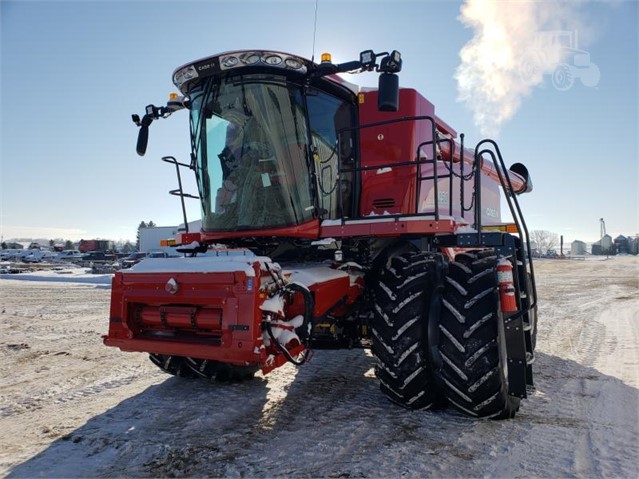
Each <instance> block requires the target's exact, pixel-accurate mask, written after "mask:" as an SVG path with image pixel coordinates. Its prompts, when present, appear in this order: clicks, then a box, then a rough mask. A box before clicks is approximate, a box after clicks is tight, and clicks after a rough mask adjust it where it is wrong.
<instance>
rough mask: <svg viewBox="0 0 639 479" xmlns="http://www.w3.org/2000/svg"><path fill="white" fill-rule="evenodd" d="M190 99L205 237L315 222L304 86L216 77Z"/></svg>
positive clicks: (275, 79) (273, 78) (269, 78)
mask: <svg viewBox="0 0 639 479" xmlns="http://www.w3.org/2000/svg"><path fill="white" fill-rule="evenodd" d="M190 98H191V103H192V107H191V113H190V115H191V138H192V142H193V144H192V148H193V152H194V154H195V159H196V168H197V173H198V174H197V177H198V183H199V184H198V187H199V190H200V195H201V198H202V228H203V230H204V231H241V230H258V229H268V228H278V227H286V226H293V225H299V224H301V223H304V222H306V221H309V220H311V219H312V218H313V214H314V212H315V205H314V204H313V195H312V194H311V189H310V183H311V180H310V178H311V177H310V174H309V153H308V152H309V146H308V145H309V141H308V138H307V137H308V133H307V131H308V128H307V125H306V116H305V114H304V111H305V109H304V104H303V97H302V91H301V86H299V85H296V84H294V83H291V82H287V81H286V78H285V77H283V76H278V75H266V74H250V75H243V76H235V77H226V78H211V79H210V80H208V82H204V83H203V84H201V85H200V86H199V87H197V88H196V89H195V90H193V91H191V92H190Z"/></svg>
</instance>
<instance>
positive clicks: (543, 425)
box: [0, 257, 639, 478]
mask: <svg viewBox="0 0 639 479" xmlns="http://www.w3.org/2000/svg"><path fill="white" fill-rule="evenodd" d="M535 265H536V272H537V281H538V290H539V296H540V303H541V306H540V327H539V339H538V346H537V351H538V354H537V361H536V364H535V373H536V385H537V390H536V392H535V393H534V394H533V395H532V397H530V398H529V399H528V400H526V401H524V402H523V403H522V408H521V410H520V412H519V413H518V415H517V417H516V418H515V419H514V420H511V421H500V422H495V421H483V420H472V419H469V418H466V417H465V416H462V415H460V414H457V413H455V412H454V411H452V410H450V409H448V410H445V411H437V412H428V411H419V412H410V411H406V410H403V409H401V408H399V407H397V406H394V405H393V404H391V403H389V402H388V401H386V400H385V399H384V397H382V395H381V393H380V392H379V390H378V384H377V381H376V379H375V377H374V374H373V370H372V368H373V359H372V358H371V356H370V354H369V353H368V352H367V351H365V350H351V351H318V352H317V353H316V355H315V357H314V358H313V360H312V362H311V363H310V364H308V365H306V366H303V367H302V368H300V369H299V370H296V369H294V368H293V367H292V366H286V367H284V368H281V369H279V370H276V371H274V372H273V373H272V374H270V375H269V376H267V377H262V376H258V377H257V378H256V379H254V380H252V381H249V382H246V383H242V384H233V385H222V384H208V383H205V382H203V381H189V380H181V379H179V378H172V377H169V376H166V375H164V374H162V373H161V372H159V371H158V370H156V368H155V367H154V366H153V365H152V364H151V363H150V362H149V361H148V360H147V358H146V356H145V355H144V354H137V353H121V352H119V351H118V350H115V349H113V348H106V347H104V346H102V343H101V339H100V335H101V334H104V333H105V332H106V327H107V316H108V304H109V294H110V291H109V289H108V283H109V277H108V276H101V277H97V276H93V275H91V276H87V275H79V276H78V275H77V274H76V275H66V276H68V277H66V276H65V275H64V274H63V273H60V272H58V273H48V274H49V277H44V276H42V273H37V274H32V275H30V276H26V275H17V276H15V278H18V277H20V278H21V279H22V280H17V279H9V278H11V277H10V276H6V275H4V276H2V277H1V278H0V368H1V371H2V374H1V375H0V431H2V434H0V475H5V476H8V477H37V476H43V477H95V476H100V477H122V476H127V477H156V476H231V477H233V476H235V477H237V476H251V477H273V476H294V477H311V476H313V477H315V476H323V477H371V476H372V477H399V476H417V477H480V476H481V477H486V476H487V477H628V478H629V477H639V466H638V463H637V458H638V457H639V338H638V335H639V258H636V257H616V258H614V259H610V260H599V261H597V260H587V261H558V260H540V261H537V262H536V263H535ZM63 277H66V279H65V280H64V282H60V281H62V280H61V278H63ZM87 278H88V279H87ZM24 279H31V280H32V281H24ZM54 279H55V280H57V282H55V281H54ZM34 280H35V281H34ZM70 281H74V282H70ZM80 281H92V282H97V283H98V284H86V283H85V284H82V283H80Z"/></svg>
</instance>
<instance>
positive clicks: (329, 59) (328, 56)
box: [321, 53, 333, 63]
mask: <svg viewBox="0 0 639 479" xmlns="http://www.w3.org/2000/svg"><path fill="white" fill-rule="evenodd" d="M321 58H322V63H331V62H332V60H333V59H332V57H331V54H330V53H322V57H321Z"/></svg>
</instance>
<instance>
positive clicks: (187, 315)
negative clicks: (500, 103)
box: [104, 50, 537, 418]
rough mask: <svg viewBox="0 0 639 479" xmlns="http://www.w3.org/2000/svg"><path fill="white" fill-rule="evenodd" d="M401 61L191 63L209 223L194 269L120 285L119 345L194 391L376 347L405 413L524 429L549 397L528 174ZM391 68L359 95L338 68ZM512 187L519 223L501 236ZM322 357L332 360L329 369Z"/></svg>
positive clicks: (168, 110)
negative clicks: (542, 376) (536, 373)
mask: <svg viewBox="0 0 639 479" xmlns="http://www.w3.org/2000/svg"><path fill="white" fill-rule="evenodd" d="M400 69H401V57H400V54H399V53H398V52H397V51H393V52H392V53H390V54H388V53H386V52H384V53H374V52H373V51H371V50H368V51H365V52H362V54H361V55H360V59H359V61H353V62H348V63H343V64H333V63H331V60H330V57H328V56H324V55H323V56H322V62H321V63H319V64H316V63H313V62H312V61H309V60H306V59H303V58H300V57H298V56H295V55H290V54H286V53H281V52H272V51H236V52H229V53H224V54H219V55H215V56H212V57H209V58H205V59H203V60H200V61H197V62H194V63H189V64H187V65H185V66H183V67H180V68H178V69H177V70H176V71H175V73H174V75H173V82H174V83H175V85H176V86H177V88H179V89H180V91H181V93H182V96H177V95H175V96H172V98H171V100H170V101H169V103H168V104H167V105H166V106H162V107H156V106H154V105H149V106H147V108H146V114H145V115H144V117H143V118H142V119H140V118H139V117H138V116H137V115H134V116H133V119H134V121H135V122H136V124H137V125H138V126H139V127H140V132H139V137H138V145H137V151H138V153H139V154H140V155H143V154H144V153H145V151H146V145H147V140H148V129H149V125H150V124H151V123H152V122H153V121H154V120H157V119H159V118H165V117H168V116H169V115H171V114H172V113H174V112H175V111H177V110H180V109H187V110H188V114H189V119H190V130H191V148H192V151H191V161H190V162H189V163H181V162H179V161H177V160H175V159H174V158H172V157H165V158H163V159H164V160H165V161H168V162H170V163H172V164H174V165H175V167H176V170H177V173H178V182H179V188H178V189H177V190H173V191H172V192H171V193H173V194H175V195H178V196H180V197H181V200H182V208H183V211H185V210H184V197H188V196H192V195H189V194H186V193H184V192H183V190H182V182H181V178H180V168H181V167H186V168H190V169H191V170H193V172H194V173H195V177H196V180H197V185H198V189H199V195H198V197H199V201H200V202H201V209H202V227H201V230H200V231H199V232H189V231H188V223H187V221H186V214H184V216H185V218H184V219H185V225H186V230H185V231H184V232H182V233H180V234H178V235H177V237H176V239H175V242H176V245H177V251H179V252H181V253H183V257H178V258H169V259H146V260H144V261H142V262H141V263H139V264H138V265H136V266H134V267H133V268H131V269H130V270H127V271H122V272H119V273H116V274H115V277H114V279H113V289H112V300H111V311H110V321H109V332H108V335H107V336H105V338H104V342H105V344H106V345H108V346H115V347H119V348H120V349H121V350H123V351H143V352H148V353H150V358H151V361H153V363H155V364H156V365H157V366H158V367H159V368H161V369H162V370H164V371H166V372H167V373H170V374H173V375H176V376H186V377H203V378H206V379H213V378H215V379H217V380H241V379H244V378H247V377H251V376H252V375H253V374H254V373H255V372H257V371H259V370H262V372H263V373H265V374H266V373H268V372H269V371H271V370H273V369H274V368H277V367H279V366H281V365H283V364H285V363H287V362H292V363H294V364H296V365H301V364H302V363H304V362H305V361H306V360H307V359H308V357H309V351H311V348H313V347H314V345H315V346H319V345H323V346H326V345H329V346H333V347H352V346H353V345H370V347H371V350H372V352H373V354H374V356H375V357H376V359H377V366H376V374H377V377H378V378H379V381H380V388H381V391H382V392H383V393H384V394H385V395H386V396H388V398H389V399H391V400H392V401H394V402H395V403H398V404H400V405H402V406H405V407H407V408H428V407H439V406H443V405H445V404H452V405H453V406H455V407H457V408H458V409H460V410H461V411H464V412H466V413H468V414H470V415H472V416H477V417H493V418H510V417H513V416H514V414H515V412H516V410H517V409H518V407H519V403H520V400H521V399H522V398H525V397H526V393H527V389H528V388H529V387H531V386H532V368H531V365H532V362H533V350H534V342H535V327H536V310H537V307H536V300H535V297H536V295H535V280H534V274H533V265H532V261H531V255H530V246H529V241H528V232H527V230H526V226H525V223H524V220H523V217H522V214H521V211H520V208H519V206H518V203H517V195H518V194H520V193H524V192H527V191H530V190H531V183H530V180H529V177H528V172H527V170H526V168H525V167H524V166H523V165H521V164H514V165H512V166H511V167H510V169H506V166H505V164H504V162H503V160H502V157H501V154H500V151H499V148H498V147H497V145H496V144H495V143H494V142H493V141H491V140H484V141H482V142H480V143H479V144H478V145H477V146H476V147H475V148H474V149H472V150H471V149H468V148H466V147H464V137H463V135H459V137H458V135H457V133H456V132H455V130H454V129H453V128H451V127H450V126H449V125H447V124H446V123H445V122H444V121H443V120H442V119H440V118H439V117H438V116H437V115H436V112H435V107H434V106H433V104H432V103H430V102H429V101H428V100H427V99H425V98H424V97H423V96H422V95H420V94H419V93H418V92H416V91H415V90H412V89H404V88H401V89H400V88H399V86H398V76H397V73H398V72H399V71H400ZM356 71H359V72H370V71H376V72H378V73H379V88H378V89H358V88H357V87H356V86H354V85H352V84H350V83H347V82H345V81H344V80H343V79H342V78H341V77H339V76H338V75H337V74H338V73H340V72H356ZM500 192H503V194H504V198H505V200H506V203H507V205H508V208H509V210H510V214H511V217H512V218H513V221H512V222H511V223H509V224H502V223H501V220H500V218H501V211H500V209H501V207H500ZM317 360H318V361H319V360H320V359H317Z"/></svg>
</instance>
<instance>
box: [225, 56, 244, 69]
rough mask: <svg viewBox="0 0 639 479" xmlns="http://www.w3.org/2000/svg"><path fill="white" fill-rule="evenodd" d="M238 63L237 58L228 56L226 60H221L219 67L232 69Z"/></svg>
mask: <svg viewBox="0 0 639 479" xmlns="http://www.w3.org/2000/svg"><path fill="white" fill-rule="evenodd" d="M238 63H240V59H239V58H237V57H236V56H233V55H231V56H228V57H226V58H224V60H222V62H221V65H222V66H223V67H225V68H233V67H234V66H236V65H237V64H238Z"/></svg>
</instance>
